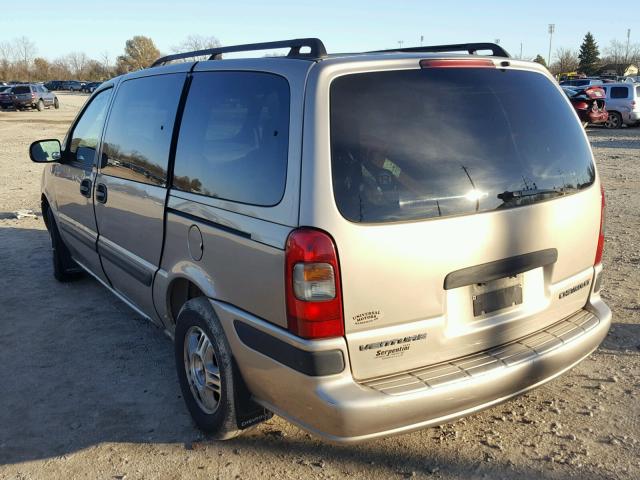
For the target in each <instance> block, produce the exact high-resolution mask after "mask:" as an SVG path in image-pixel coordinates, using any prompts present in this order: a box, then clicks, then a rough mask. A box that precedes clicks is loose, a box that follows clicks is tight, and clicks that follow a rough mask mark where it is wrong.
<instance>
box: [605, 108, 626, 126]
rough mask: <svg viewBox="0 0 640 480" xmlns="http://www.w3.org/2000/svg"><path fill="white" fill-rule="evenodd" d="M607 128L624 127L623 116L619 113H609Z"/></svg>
mask: <svg viewBox="0 0 640 480" xmlns="http://www.w3.org/2000/svg"><path fill="white" fill-rule="evenodd" d="M604 126H605V127H607V128H611V129H613V128H620V127H622V115H620V114H619V113H618V112H609V118H608V119H607V121H606V122H605V124H604Z"/></svg>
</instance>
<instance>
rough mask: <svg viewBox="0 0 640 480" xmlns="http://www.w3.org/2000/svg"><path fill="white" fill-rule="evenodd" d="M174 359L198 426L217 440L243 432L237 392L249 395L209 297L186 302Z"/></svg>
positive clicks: (229, 437)
mask: <svg viewBox="0 0 640 480" xmlns="http://www.w3.org/2000/svg"><path fill="white" fill-rule="evenodd" d="M174 342H175V343H174V347H175V360H176V370H177V372H178V380H179V382H180V388H181V390H182V396H183V398H184V401H185V403H186V405H187V409H188V410H189V413H190V414H191V418H193V421H194V422H195V424H196V426H197V427H198V428H199V429H200V430H202V431H203V432H205V433H206V434H208V435H209V436H211V437H212V438H213V439H216V440H229V439H231V438H234V437H236V436H238V435H239V434H240V433H242V431H243V430H241V429H240V428H239V427H238V412H237V405H238V403H237V401H238V395H239V394H240V395H248V392H244V391H243V389H242V388H239V387H241V385H243V383H242V379H241V377H240V375H239V373H237V369H236V367H235V366H234V361H233V356H232V354H231V348H230V347H229V343H228V342H227V338H226V336H225V334H224V330H223V329H222V325H221V324H220V321H219V320H218V317H217V316H216V314H215V312H214V311H213V308H212V307H211V304H210V303H209V300H208V299H207V298H206V297H197V298H192V299H191V300H189V301H187V302H186V303H185V304H184V305H183V307H182V309H180V313H179V314H178V319H177V322H176V330H175V341H174Z"/></svg>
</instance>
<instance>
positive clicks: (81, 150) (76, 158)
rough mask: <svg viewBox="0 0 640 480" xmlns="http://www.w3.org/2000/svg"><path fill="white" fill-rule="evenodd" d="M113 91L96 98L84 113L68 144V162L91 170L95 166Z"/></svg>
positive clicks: (107, 91) (102, 93) (105, 91)
mask: <svg viewBox="0 0 640 480" xmlns="http://www.w3.org/2000/svg"><path fill="white" fill-rule="evenodd" d="M111 90H112V89H111V88H109V89H108V90H104V91H102V92H101V93H100V94H99V95H97V96H96V97H94V98H93V100H91V103H90V104H89V105H88V106H87V108H86V109H85V110H84V112H83V113H82V116H81V117H80V120H78V122H77V123H76V125H75V127H74V128H73V133H72V134H71V138H70V140H69V143H68V146H69V151H68V156H67V161H69V162H72V163H78V164H81V165H82V166H83V167H85V168H91V166H92V165H93V164H94V161H95V157H96V149H97V148H98V142H99V141H100V134H101V133H102V127H103V125H104V120H105V117H106V113H107V106H108V105H109V99H110V98H111Z"/></svg>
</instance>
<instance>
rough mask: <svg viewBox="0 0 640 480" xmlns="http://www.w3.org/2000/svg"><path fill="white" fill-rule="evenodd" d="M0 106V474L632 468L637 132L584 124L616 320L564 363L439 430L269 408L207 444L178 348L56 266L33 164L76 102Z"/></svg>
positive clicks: (636, 460)
mask: <svg viewBox="0 0 640 480" xmlns="http://www.w3.org/2000/svg"><path fill="white" fill-rule="evenodd" d="M85 98H86V97H85V96H81V95H60V103H61V109H60V110H57V111H54V110H47V111H45V112H2V113H0V306H1V308H2V319H1V320H0V322H1V324H2V328H1V329H0V479H8V478H11V479H13V478H16V479H28V478H29V479H30V478H33V479H40V478H60V479H68V478H91V479H93V478H105V479H107V478H119V479H121V478H127V479H137V478H221V479H235V478H267V477H271V478H294V479H297V478H345V477H346V478H367V479H368V478H380V479H388V478H410V477H416V478H423V477H429V478H442V479H453V478H504V479H513V478H541V479H564V478H579V479H590V478H628V479H636V478H640V398H639V397H638V392H639V387H640V288H639V284H640V250H639V249H640V129H638V128H635V129H623V130H619V131H613V132H612V131H605V130H600V129H591V130H590V131H589V136H590V138H591V141H592V144H593V147H594V151H595V155H596V157H597V161H598V163H599V168H600V172H601V174H602V177H603V179H604V183H605V185H606V188H607V202H608V205H607V213H608V218H607V245H606V250H605V266H606V272H607V276H606V283H605V293H604V297H605V298H606V300H607V301H608V303H609V305H610V306H611V307H612V308H613V312H614V324H613V328H612V329H611V332H610V334H609V336H608V338H607V339H606V341H605V342H604V344H603V345H602V347H601V348H600V349H599V350H598V351H597V352H596V353H594V354H593V355H592V356H591V357H590V358H589V359H588V360H586V361H584V362H583V363H582V364H580V365H579V366H578V367H576V368H575V369H574V370H573V371H571V372H570V373H568V374H566V375H564V376H563V377H561V378H559V379H557V380H555V381H553V382H551V383H550V384H547V385H546V386H544V387H542V388H539V389H538V390H536V391H534V392H532V393H529V394H527V395H525V396H522V397H520V398H518V399H516V400H513V401H510V402H508V403H505V404H503V405H501V406H498V407H495V408H492V409H491V410H488V411H485V412H483V413H481V414H478V415H474V416H472V417H469V418H467V419H464V420H460V421H458V422H455V423H453V424H449V425H445V426H443V427H441V428H433V429H429V430H423V431H420V432H417V433H413V434H409V435H404V436H399V437H394V438H389V439H384V440H378V441H374V442H370V443H366V444H363V445H358V446H348V447H344V446H334V445H329V444H326V443H322V442H320V441H319V440H317V439H315V438H313V437H311V436H310V435H308V434H306V433H305V432H303V431H301V430H299V429H297V428H295V427H293V426H291V425H289V424H288V423H286V422H285V421H283V420H281V419H279V418H275V417H274V419H272V420H271V421H269V422H267V423H265V424H262V425H260V426H259V427H258V428H256V429H255V430H253V431H252V432H250V433H249V434H246V435H244V436H242V437H240V438H238V439H236V440H233V441H230V442H226V443H213V442H209V441H206V439H204V438H202V436H201V435H200V433H199V432H198V431H197V430H196V429H195V428H194V427H193V425H192V424H191V421H190V418H189V416H188V414H187V412H186V409H185V407H184V405H183V402H182V399H181V397H180V390H179V387H178V383H177V380H176V376H175V372H174V365H173V357H172V345H171V342H170V340H169V339H168V338H167V337H166V336H165V335H163V333H162V332H161V331H160V330H158V329H157V328H155V327H153V326H152V325H150V324H148V323H146V322H145V321H143V320H141V319H140V318H139V317H137V316H136V314H134V313H133V312H132V311H130V310H129V309H128V308H127V307H126V306H125V305H123V304H121V303H120V302H119V301H118V300H116V299H115V298H114V297H112V296H111V295H110V294H109V293H107V292H106V291H105V290H104V289H103V288H102V287H101V286H99V285H98V284H97V283H96V282H95V281H93V280H90V279H85V280H80V281H78V282H75V283H72V284H68V285H62V284H59V283H56V282H55V281H54V279H53V277H52V274H51V265H50V252H49V240H48V238H49V237H48V235H47V232H46V230H45V228H44V225H43V222H42V220H41V219H40V218H37V219H22V220H17V219H15V218H13V217H14V215H13V213H12V212H15V211H16V210H19V209H33V210H34V211H39V191H40V190H39V189H40V172H41V167H40V166H38V165H35V164H33V163H30V162H29V160H28V155H27V148H28V145H29V143H30V142H31V141H33V140H36V139H39V138H50V137H57V138H62V137H63V136H64V133H65V130H66V128H67V127H68V124H69V123H70V121H71V120H72V118H73V116H74V115H75V113H76V112H77V110H78V108H79V107H80V106H81V104H82V103H83V102H84V100H85Z"/></svg>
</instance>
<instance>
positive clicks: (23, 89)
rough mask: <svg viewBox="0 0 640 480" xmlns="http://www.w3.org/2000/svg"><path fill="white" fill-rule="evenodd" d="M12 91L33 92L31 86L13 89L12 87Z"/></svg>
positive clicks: (15, 92) (18, 92) (17, 92)
mask: <svg viewBox="0 0 640 480" xmlns="http://www.w3.org/2000/svg"><path fill="white" fill-rule="evenodd" d="M11 93H13V94H16V95H18V94H20V93H31V89H30V88H29V87H13V89H11Z"/></svg>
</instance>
